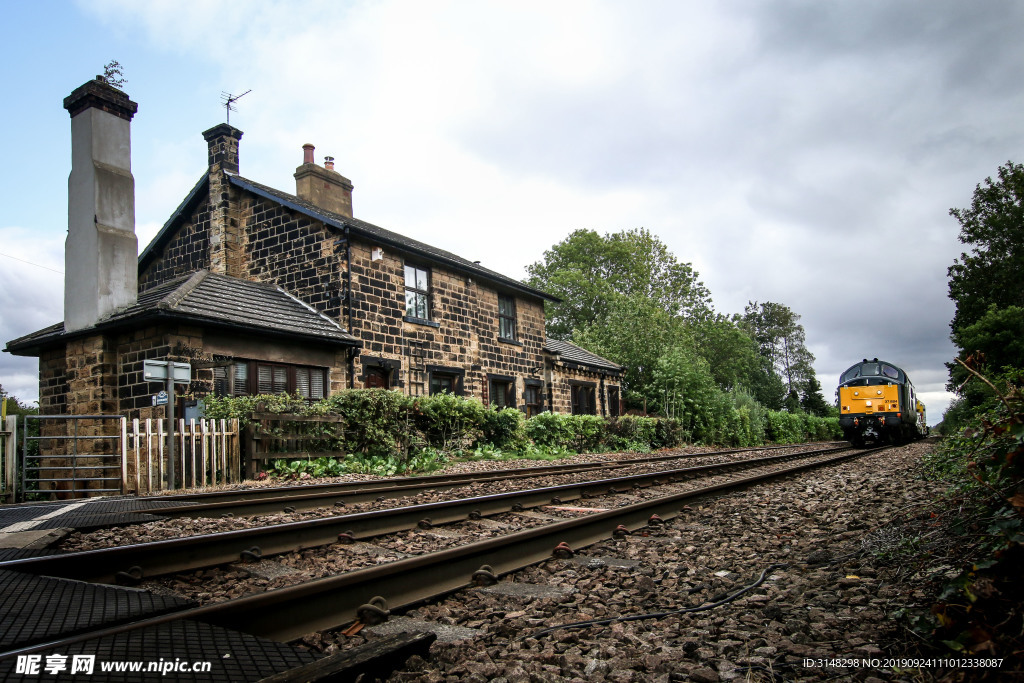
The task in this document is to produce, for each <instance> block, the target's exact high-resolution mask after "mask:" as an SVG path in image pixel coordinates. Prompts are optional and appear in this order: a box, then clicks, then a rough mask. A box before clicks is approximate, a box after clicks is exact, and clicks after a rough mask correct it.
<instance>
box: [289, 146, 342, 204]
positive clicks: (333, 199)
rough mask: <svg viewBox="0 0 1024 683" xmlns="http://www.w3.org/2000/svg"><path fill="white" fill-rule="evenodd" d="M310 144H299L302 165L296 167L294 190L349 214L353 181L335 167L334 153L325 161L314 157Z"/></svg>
mask: <svg viewBox="0 0 1024 683" xmlns="http://www.w3.org/2000/svg"><path fill="white" fill-rule="evenodd" d="M314 150H315V148H314V147H313V145H311V144H309V143H306V144H305V145H303V146H302V165H301V166H299V167H298V168H297V169H295V194H296V195H298V197H299V198H300V199H305V200H306V201H307V202H309V203H311V204H314V205H315V206H318V207H319V208H321V209H324V210H326V211H331V212H333V213H340V214H341V215H342V216H347V217H349V218H351V217H352V182H351V181H350V180H349V179H348V178H346V177H345V176H343V175H341V174H340V173H338V172H337V171H335V170H334V157H326V158H325V161H324V165H323V166H322V167H321V166H317V164H316V162H315V161H313V152H314Z"/></svg>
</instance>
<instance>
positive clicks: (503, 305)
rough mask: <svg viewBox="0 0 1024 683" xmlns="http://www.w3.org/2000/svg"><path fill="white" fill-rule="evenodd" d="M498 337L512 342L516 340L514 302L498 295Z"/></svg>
mask: <svg viewBox="0 0 1024 683" xmlns="http://www.w3.org/2000/svg"><path fill="white" fill-rule="evenodd" d="M498 336H499V337H500V338H502V339H511V340H513V341H514V340H515V338H516V300H515V298H514V297H511V296H507V295H505V294H499V295H498Z"/></svg>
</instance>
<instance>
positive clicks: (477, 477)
mask: <svg viewBox="0 0 1024 683" xmlns="http://www.w3.org/2000/svg"><path fill="white" fill-rule="evenodd" d="M801 445H805V444H790V445H786V446H759V447H752V448H729V449H723V450H717V451H709V452H707V453H668V454H665V453H661V454H658V455H647V456H643V457H638V458H623V459H619V460H592V461H588V462H582V463H571V464H561V465H538V466H536V467H515V468H510V469H504V470H493V471H489V472H469V473H461V474H428V475H422V476H413V477H389V478H386V479H370V480H366V481H349V482H334V483H327V484H300V485H293V486H274V487H264V488H248V489H231V490H227V491H203V492H198V493H179V494H170V495H162V496H146V497H144V498H141V499H140V500H145V501H146V502H147V503H148V502H153V503H161V502H167V503H178V502H185V501H194V502H195V503H196V504H197V505H198V504H205V503H219V502H225V501H233V502H234V501H239V500H246V499H249V498H278V497H280V498H285V497H292V496H305V495H307V494H310V493H316V492H321V491H322V492H334V493H337V494H338V495H344V494H345V492H347V491H350V490H358V491H362V490H364V489H366V490H369V489H377V488H380V489H389V488H391V487H395V486H406V485H408V486H412V487H416V486H418V485H422V486H423V487H424V488H435V487H438V486H443V485H447V484H451V483H456V482H463V483H476V482H478V481H493V480H496V479H521V478H525V477H535V476H538V475H541V474H555V475H557V474H563V473H566V474H571V473H575V472H579V471H586V470H590V469H594V470H601V469H615V468H620V467H629V466H631V465H634V464H642V463H646V462H656V461H660V460H680V459H684V458H699V457H708V456H714V455H730V454H733V453H746V452H750V451H772V450H779V449H783V448H798V447H800V446H801ZM160 509H162V508H160Z"/></svg>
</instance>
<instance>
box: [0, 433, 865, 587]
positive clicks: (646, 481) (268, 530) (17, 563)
mask: <svg viewBox="0 0 1024 683" xmlns="http://www.w3.org/2000/svg"><path fill="white" fill-rule="evenodd" d="M841 450H849V448H848V447H845V448H843V447H840V448H831V449H818V450H815V451H803V452H797V453H786V454H783V455H773V456H765V457H762V458H751V459H747V460H738V461H734V462H729V463H715V464H710V465H699V466H696V467H685V468H678V469H673V470H661V471H657V472H645V473H642V474H634V475H628V476H624V477H615V478H612V479H599V480H592V481H586V482H575V483H569V484H560V485H556V486H548V487H543V488H537V489H527V490H521V491H510V492H505V493H497V494H490V495H485V496H475V497H472V498H461V499H457V500H451V501H438V502H435V503H425V504H421V505H412V506H403V507H397V508H388V509H384V510H374V511H369V512H361V513H355V514H349V515H337V516H332V517H323V518H320V519H312V520H303V521H298V522H289V523H284V524H275V525H270V526H264V527H258V528H252V529H238V530H234V531H222V532H217V533H213V534H201V535H196V536H186V537H183V538H175V539H168V540H163V541H153V542H151V543H138V544H132V545H125V546H117V547H113V548H101V549H97V550H83V551H76V552H70V553H61V554H56V555H44V556H39V557H30V558H20V559H14V560H7V561H4V562H0V569H9V570H13V571H23V572H26V571H27V572H31V573H34V574H39V575H45V576H58V577H63V578H71V579H77V580H80V581H90V582H98V583H122V584H134V583H137V582H139V581H140V580H141V579H143V578H151V577H153V576H161V575H165V574H172V573H177V572H184V571H192V570H195V569H202V568H205V567H211V566H216V565H221V564H228V563H231V562H238V561H241V560H243V559H257V558H260V557H265V556H270V555H278V554H282V553H287V552H296V551H299V550H304V549H306V548H313V547H319V546H324V545H330V544H332V543H335V542H337V541H338V540H339V536H340V535H341V534H344V535H345V540H350V539H351V540H359V539H366V538H372V537H374V536H381V535H385V534H391V533H397V532H400V531H406V530H409V529H415V528H417V527H427V528H429V527H430V526H436V525H441V524H450V523H454V522H461V521H464V520H466V519H474V518H479V517H486V516H491V515H496V514H501V513H505V512H510V511H515V510H517V509H525V508H530V507H540V506H543V505H549V504H556V505H557V504H559V503H562V502H567V501H573V500H579V499H582V498H592V497H596V496H602V495H609V494H614V493H623V492H626V491H631V490H635V489H643V488H648V487H651V486H658V485H662V484H669V483H675V482H679V481H680V480H686V479H692V478H694V477H697V476H701V475H710V474H717V473H725V472H730V471H734V470H737V469H750V468H753V467H760V466H764V465H769V464H773V463H778V462H784V461H787V460H795V459H803V458H808V457H814V456H818V455H825V454H829V453H834V452H837V451H841Z"/></svg>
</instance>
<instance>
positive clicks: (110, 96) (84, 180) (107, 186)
mask: <svg viewBox="0 0 1024 683" xmlns="http://www.w3.org/2000/svg"><path fill="white" fill-rule="evenodd" d="M64 108H65V109H67V110H68V113H69V114H70V115H71V174H70V175H69V176H68V237H67V240H66V241H65V247H64V329H65V330H67V331H68V332H73V331H75V330H80V329H84V328H87V327H91V326H93V325H95V324H96V323H97V322H98V321H100V320H101V319H103V318H105V317H106V316H108V315H110V314H111V313H113V312H115V311H117V310H118V309H121V308H124V307H126V306H130V305H132V304H134V303H135V302H136V300H137V299H138V291H139V286H138V254H139V241H138V238H137V237H136V236H135V179H134V178H133V177H132V143H131V120H132V117H134V116H135V112H136V111H138V109H139V105H138V104H136V103H135V102H132V101H131V100H130V99H129V98H128V95H126V94H125V93H123V92H121V91H120V90H118V89H117V88H115V87H113V86H111V85H109V84H108V83H107V82H106V81H105V80H104V79H103V77H102V76H97V77H96V80H94V81H89V82H88V83H85V84H84V85H82V86H80V87H79V88H76V89H75V90H74V92H72V93H71V94H70V95H68V96H67V97H65V98H64Z"/></svg>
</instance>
